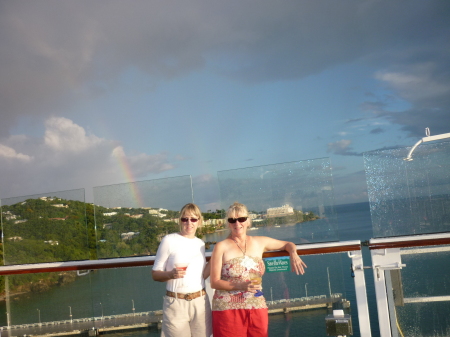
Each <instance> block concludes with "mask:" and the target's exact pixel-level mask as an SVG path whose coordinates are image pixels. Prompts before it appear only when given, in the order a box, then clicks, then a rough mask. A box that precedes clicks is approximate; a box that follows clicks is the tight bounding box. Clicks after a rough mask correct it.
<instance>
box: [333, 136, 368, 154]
mask: <svg viewBox="0 0 450 337" xmlns="http://www.w3.org/2000/svg"><path fill="white" fill-rule="evenodd" d="M351 143H352V141H351V140H349V139H342V140H338V141H337V142H334V143H328V149H327V152H328V153H329V152H331V153H334V154H339V155H342V156H361V155H362V154H361V153H358V152H354V151H350V150H351V149H352V147H351V146H350V145H351Z"/></svg>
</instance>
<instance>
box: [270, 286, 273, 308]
mask: <svg viewBox="0 0 450 337" xmlns="http://www.w3.org/2000/svg"><path fill="white" fill-rule="evenodd" d="M270 301H271V302H272V304H273V294H272V287H270Z"/></svg>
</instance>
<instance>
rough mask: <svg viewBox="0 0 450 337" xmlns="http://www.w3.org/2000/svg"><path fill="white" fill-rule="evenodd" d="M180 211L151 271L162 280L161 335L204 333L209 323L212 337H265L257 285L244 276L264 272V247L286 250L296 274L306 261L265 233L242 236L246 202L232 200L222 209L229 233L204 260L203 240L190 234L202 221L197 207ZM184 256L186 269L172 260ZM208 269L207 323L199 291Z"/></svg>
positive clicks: (204, 296)
mask: <svg viewBox="0 0 450 337" xmlns="http://www.w3.org/2000/svg"><path fill="white" fill-rule="evenodd" d="M180 213H181V215H180V229H181V230H180V232H179V233H173V234H169V235H166V236H165V237H164V238H163V240H162V241H161V244H160V246H159V248H158V252H157V254H156V260H155V264H154V266H153V271H152V276H153V279H154V280H155V281H160V282H167V287H166V289H167V292H166V296H165V297H164V304H163V325H162V334H161V335H162V336H165V337H169V336H173V337H179V336H181V337H183V336H187V337H188V336H193V337H197V336H207V337H209V336H210V335H211V333H212V325H213V327H214V328H213V330H214V331H213V332H214V337H225V336H226V337H229V336H233V337H241V336H242V337H244V336H245V337H247V336H252V337H267V336H268V309H267V305H266V301H265V299H264V296H259V295H260V294H259V293H257V292H258V291H259V290H261V288H262V287H261V284H260V283H259V284H256V283H252V282H251V280H250V276H251V274H256V276H259V277H261V276H262V275H263V274H264V271H265V267H264V262H263V260H262V256H263V253H264V252H265V251H269V250H286V251H287V252H288V253H289V256H290V260H291V270H292V271H293V272H295V273H296V274H297V275H299V274H304V272H305V270H304V268H305V267H306V265H305V263H304V262H303V261H302V260H301V259H300V257H299V256H298V254H297V249H296V246H295V244H293V243H292V242H287V241H280V240H276V239H272V238H269V237H266V236H248V235H247V229H248V228H249V227H250V226H251V219H250V218H249V216H248V210H247V207H246V206H245V205H243V204H240V203H234V204H233V205H231V206H230V207H229V208H228V211H227V222H228V227H229V229H230V234H229V236H228V237H227V238H226V239H225V240H223V241H221V242H219V243H217V244H216V245H215V247H214V251H213V253H212V256H211V261H210V263H206V260H205V244H204V242H203V241H202V240H200V239H198V238H196V237H195V232H196V230H197V227H198V226H199V224H201V221H202V215H201V212H200V209H199V208H198V207H197V206H196V205H194V204H187V205H185V206H184V207H183V208H182V210H181V212H180ZM187 261H188V263H189V266H188V268H187V270H183V268H181V267H180V265H178V264H177V263H181V262H187ZM210 265H211V266H210ZM177 266H178V267H177ZM184 269H185V268H184ZM210 272H211V287H212V288H213V289H216V291H215V294H214V297H213V301H212V304H213V311H212V318H213V324H211V308H210V304H209V299H208V295H207V294H206V292H205V290H204V286H205V282H204V280H205V279H206V278H208V277H209V276H210ZM255 295H256V296H255Z"/></svg>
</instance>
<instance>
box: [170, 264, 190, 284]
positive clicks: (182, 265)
mask: <svg viewBox="0 0 450 337" xmlns="http://www.w3.org/2000/svg"><path fill="white" fill-rule="evenodd" d="M174 265H175V268H177V269H179V270H186V269H187V267H188V266H189V262H181V261H177V262H175V263H174ZM185 288H186V285H185V284H184V277H183V279H182V280H181V287H180V289H185Z"/></svg>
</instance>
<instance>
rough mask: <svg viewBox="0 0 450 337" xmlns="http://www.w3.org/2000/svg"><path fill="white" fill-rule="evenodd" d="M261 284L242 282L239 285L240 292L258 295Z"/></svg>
mask: <svg viewBox="0 0 450 337" xmlns="http://www.w3.org/2000/svg"><path fill="white" fill-rule="evenodd" d="M261 289H262V286H261V284H252V282H251V281H247V282H242V283H240V284H239V290H242V291H247V292H249V293H256V291H257V290H261Z"/></svg>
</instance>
